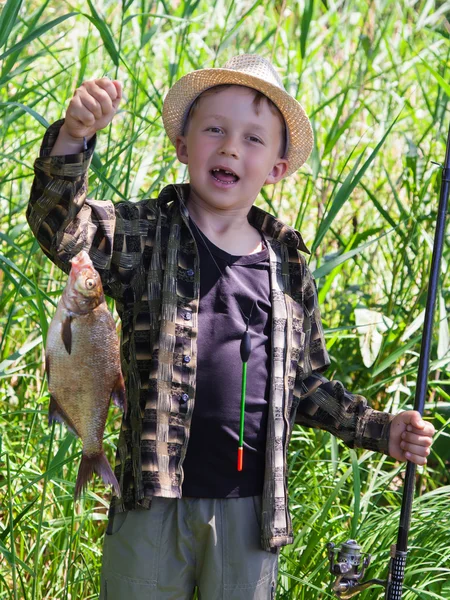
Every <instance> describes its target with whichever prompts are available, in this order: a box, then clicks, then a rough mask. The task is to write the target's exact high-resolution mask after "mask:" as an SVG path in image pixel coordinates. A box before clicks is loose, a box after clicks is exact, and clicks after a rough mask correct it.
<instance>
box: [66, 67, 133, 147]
mask: <svg viewBox="0 0 450 600" xmlns="http://www.w3.org/2000/svg"><path fill="white" fill-rule="evenodd" d="M121 99H122V84H121V83H120V82H119V81H117V80H114V81H111V79H108V78H107V77H103V78H102V79H94V80H92V81H84V82H83V83H82V84H81V85H80V87H79V88H77V89H76V90H75V93H74V95H73V98H72V100H71V101H70V104H69V106H68V108H67V111H66V117H65V121H64V125H63V128H64V130H65V133H66V135H67V136H69V137H71V138H73V139H74V140H80V139H81V140H82V139H83V137H86V138H87V139H88V140H89V139H90V138H91V137H92V136H93V135H94V134H95V133H96V132H97V131H99V130H100V129H104V128H105V127H106V126H107V125H109V123H110V122H111V121H112V119H113V117H114V115H115V114H116V111H117V108H118V106H119V103H120V100H121Z"/></svg>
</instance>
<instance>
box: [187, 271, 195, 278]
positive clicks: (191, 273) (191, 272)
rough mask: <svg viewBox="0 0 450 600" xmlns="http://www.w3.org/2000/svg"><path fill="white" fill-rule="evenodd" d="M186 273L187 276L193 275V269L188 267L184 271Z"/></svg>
mask: <svg viewBox="0 0 450 600" xmlns="http://www.w3.org/2000/svg"><path fill="white" fill-rule="evenodd" d="M186 273H187V274H188V276H189V277H193V275H194V270H193V269H188V270H187V271H186Z"/></svg>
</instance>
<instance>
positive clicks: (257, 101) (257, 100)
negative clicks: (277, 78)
mask: <svg viewBox="0 0 450 600" xmlns="http://www.w3.org/2000/svg"><path fill="white" fill-rule="evenodd" d="M233 85H236V84H232V83H223V84H221V85H215V86H213V87H211V88H208V89H207V90H205V91H204V92H202V93H201V94H200V95H199V96H197V98H196V99H195V100H194V102H193V103H192V105H191V107H190V109H189V111H188V114H187V116H186V119H185V121H184V127H183V132H182V135H186V133H187V131H188V128H189V122H190V120H191V118H192V115H193V114H194V113H195V111H196V110H197V108H198V105H199V104H200V99H201V98H204V97H205V96H211V95H212V94H217V93H218V92H221V91H222V90H225V89H227V88H230V87H232V86H233ZM242 87H248V86H242ZM248 89H249V90H251V91H252V92H253V93H254V98H253V103H252V104H253V106H254V107H255V113H256V114H257V115H259V107H260V105H261V102H263V101H266V102H267V104H268V106H269V108H270V110H271V112H272V113H273V114H274V115H276V116H277V117H278V118H279V120H280V122H281V131H282V135H281V144H280V149H279V151H278V154H279V156H280V158H283V157H284V156H285V154H286V150H287V147H286V146H287V135H286V123H285V121H284V118H283V115H282V114H281V112H280V110H279V108H278V107H277V105H276V104H274V102H272V100H271V99H270V98H268V97H267V96H265V95H264V94H263V93H262V92H260V91H259V90H255V89H253V88H249V87H248Z"/></svg>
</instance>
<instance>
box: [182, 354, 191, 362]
mask: <svg viewBox="0 0 450 600" xmlns="http://www.w3.org/2000/svg"><path fill="white" fill-rule="evenodd" d="M183 362H185V363H188V362H191V357H190V356H188V355H186V356H183Z"/></svg>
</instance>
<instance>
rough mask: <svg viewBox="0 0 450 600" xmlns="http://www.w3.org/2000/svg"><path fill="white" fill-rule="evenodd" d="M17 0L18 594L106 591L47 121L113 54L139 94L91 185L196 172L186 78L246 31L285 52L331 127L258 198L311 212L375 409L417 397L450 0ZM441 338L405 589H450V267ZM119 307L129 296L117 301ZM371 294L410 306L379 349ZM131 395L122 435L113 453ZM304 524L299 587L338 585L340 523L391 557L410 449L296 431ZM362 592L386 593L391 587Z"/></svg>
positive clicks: (12, 420) (12, 335)
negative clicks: (61, 353)
mask: <svg viewBox="0 0 450 600" xmlns="http://www.w3.org/2000/svg"><path fill="white" fill-rule="evenodd" d="M1 6H2V10H1V13H0V65H1V71H0V117H1V119H0V132H1V137H2V144H1V150H0V244H1V247H0V327H1V329H0V381H1V383H0V434H1V449H0V463H1V471H0V473H1V475H0V477H1V479H0V511H1V512H0V599H1V600H3V599H14V600H15V599H19V598H20V599H22V598H23V599H26V600H39V599H44V598H45V599H64V600H68V599H69V598H72V599H73V598H83V599H88V598H96V597H97V596H98V591H99V588H98V586H99V579H98V575H99V567H100V562H101V544H102V540H103V534H104V529H105V524H106V510H107V506H108V501H109V495H108V493H107V491H106V490H105V488H104V487H103V486H102V484H101V483H100V482H99V481H97V480H96V482H95V485H92V486H91V487H90V490H89V491H88V493H87V494H86V495H85V497H84V498H83V500H82V501H81V502H80V503H78V504H74V502H73V489H74V482H75V477H76V472H77V469H78V464H79V460H80V451H81V446H80V443H79V441H76V440H75V439H74V438H73V436H71V434H69V433H67V431H66V430H65V429H64V428H62V427H60V426H59V425H57V426H54V427H53V428H52V429H49V428H48V425H47V406H48V394H47V387H46V382H45V378H44V369H43V343H44V342H45V338H46V333H47V327H48V323H49V322H50V320H51V317H52V315H53V312H54V309H55V306H56V303H57V301H58V298H59V294H60V292H61V289H62V287H63V285H64V280H65V277H64V276H63V275H62V273H60V272H58V271H57V269H56V268H55V267H53V266H52V264H51V263H50V261H48V260H47V259H46V258H45V257H44V256H43V254H42V252H41V251H40V250H39V249H38V247H37V244H36V242H35V241H34V240H33V238H32V236H31V234H30V231H29V229H28V225H27V224H26V221H25V210H26V204H27V200H28V197H29V192H30V186H31V182H32V178H33V162H34V159H35V157H36V156H37V154H38V150H39V144H40V141H41V139H42V136H43V134H44V132H45V128H46V126H47V125H48V124H49V123H51V122H53V121H54V120H56V119H58V118H61V117H62V116H64V113H65V107H66V106H67V104H68V102H69V100H70V98H71V96H72V94H73V91H74V89H75V88H76V87H77V86H79V85H80V84H81V83H82V81H84V80H86V79H93V78H97V77H102V76H104V75H108V76H110V77H111V78H118V79H120V80H121V81H122V82H123V84H124V96H125V100H124V101H123V102H122V104H121V108H120V111H119V113H118V114H117V115H116V117H115V119H114V121H113V123H112V125H111V127H110V128H108V129H107V130H106V131H103V132H102V133H101V134H99V140H98V145H97V151H96V154H95V156H94V160H93V163H92V169H91V173H90V196H91V197H94V198H97V199H102V198H111V199H113V200H114V201H118V200H120V199H121V198H132V199H133V200H138V199H141V198H145V197H149V196H154V195H156V194H157V192H158V191H159V190H160V189H161V188H162V187H163V186H164V185H165V184H167V183H170V182H173V181H183V180H186V172H185V169H184V166H182V165H180V164H178V163H177V162H176V161H175V156H174V151H173V149H172V147H171V146H170V143H169V141H168V140H167V138H166V137H165V135H164V130H163V127H162V120H161V109H162V102H163V99H164V95H165V94H166V92H167V90H168V89H169V87H170V86H171V85H172V84H173V82H174V81H175V80H176V79H177V78H179V77H180V76H181V75H183V74H185V73H186V72H188V71H191V70H193V69H197V68H202V67H210V66H221V65H223V63H224V62H225V61H226V60H227V59H228V58H230V57H231V56H233V55H234V54H236V53H238V52H251V53H253V52H257V53H260V54H261V55H263V56H265V57H268V58H270V59H271V60H273V62H274V64H275V65H276V67H277V68H278V70H279V72H280V74H281V76H282V78H283V81H284V84H285V86H286V88H287V89H288V91H289V92H290V93H291V94H293V95H294V96H295V97H296V98H297V99H298V100H299V101H300V102H301V103H302V105H303V106H304V108H305V110H306V112H307V114H308V115H309V116H310V118H311V122H312V124H313V128H314V131H315V147H314V150H313V153H312V155H311V157H310V159H309V160H308V162H307V164H305V165H304V166H303V167H302V168H301V169H300V171H299V172H298V173H297V174H296V175H295V176H292V177H290V178H288V179H286V180H284V181H282V182H281V183H280V184H278V185H277V186H275V187H266V188H264V189H263V190H262V193H261V195H260V197H259V198H258V200H257V203H258V205H259V206H261V207H263V208H265V209H266V210H269V211H271V212H272V213H273V214H276V215H277V216H279V217H280V218H282V219H284V220H285V221H286V222H288V223H290V224H292V225H294V226H295V227H296V228H298V229H299V230H301V232H302V234H303V237H304V239H305V240H306V242H307V245H308V246H309V247H310V248H312V249H313V252H312V256H311V267H312V269H313V270H314V271H315V274H316V277H317V278H318V284H319V296H320V301H321V307H322V313H323V319H324V323H325V326H326V328H327V342H328V348H329V352H330V355H331V359H332V366H331V368H330V371H329V372H328V373H327V376H328V377H330V378H337V379H339V380H341V381H342V382H343V383H344V384H345V385H346V386H347V387H348V388H349V389H351V390H352V391H355V392H360V393H363V394H365V395H366V396H367V397H368V398H369V400H370V402H371V403H372V405H373V406H374V407H375V408H379V409H382V410H388V411H392V412H397V411H398V410H401V409H405V408H411V407H412V404H413V398H414V386H415V381H416V376H417V367H418V354H419V350H420V332H421V329H420V327H421V322H420V318H421V314H422V313H423V310H424V307H425V302H426V292H427V274H428V271H429V268H430V258H431V244H432V239H433V235H434V223H435V218H436V210H437V202H438V193H439V185H440V169H439V167H438V166H437V165H435V164H433V162H432V161H435V162H438V163H439V162H442V161H443V159H444V151H445V139H446V135H447V129H448V125H449V122H450V111H449V96H450V86H449V83H448V80H449V76H448V74H449V68H450V43H449V39H450V34H449V32H450V26H449V24H448V21H446V20H445V17H446V16H448V15H449V14H450V2H448V1H444V2H442V1H430V2H425V1H419V2H410V1H409V0H399V1H396V2H394V1H393V0H384V1H383V0H374V1H371V2H364V1H363V0H354V1H352V2H344V1H329V0H327V1H326V2H325V1H323V2H318V1H316V2H314V1H313V0H299V1H294V0H283V1H281V0H280V1H278V0H277V1H276V2H271V3H267V2H266V3H263V2H261V0H256V2H253V1H252V0H241V1H240V2H235V1H230V0H227V1H226V2H215V3H210V2H206V1H204V0H192V1H191V0H178V1H177V2H173V3H167V2H165V1H156V0H155V1H153V0H139V1H137V0H135V1H134V0H128V1H125V0H124V1H123V2H121V3H118V2H107V1H104V0H103V1H101V0H100V1H98V2H95V3H94V2H92V3H91V2H82V1H81V0H74V1H72V2H66V1H63V2H61V1H59V2H56V1H55V0H44V2H40V3H39V2H36V0H29V1H28V2H27V3H25V2H22V1H17V0H8V1H7V2H4V3H2V5H1ZM449 261H450V251H449V248H448V246H446V247H445V248H444V260H443V266H442V277H441V282H442V287H441V291H440V295H441V301H440V307H439V308H438V310H437V316H436V327H435V339H434V344H433V348H432V357H431V358H432V363H431V376H430V386H429V389H430V396H429V399H428V402H427V418H429V419H432V420H433V421H434V423H435V426H436V428H437V430H438V432H439V434H438V439H437V441H436V444H435V446H434V448H435V450H434V451H433V453H432V455H431V457H430V460H429V466H428V467H427V468H425V469H422V468H419V469H418V480H417V491H416V500H415V508H414V513H413V520H412V529H411V533H410V555H409V558H408V563H407V574H406V579H405V591H404V594H403V598H404V600H412V599H413V598H421V599H427V600H428V599H436V598H437V599H439V598H440V599H446V598H448V597H449V595H450V587H449V583H448V582H449V580H450V561H449V548H450V533H449V529H448V522H449V518H450V507H449V503H448V497H449V491H450V488H449V485H450V482H449V477H448V466H449V461H450V455H449V451H448V437H449V427H448V424H449V417H450V410H449V407H450V403H449V400H450V385H449V384H450V377H449V371H450V367H449V362H450V352H449V334H448V315H447V312H448V306H449V291H448V285H449V281H448V275H447V273H448V268H447V265H448V263H449ZM111 308H112V306H111ZM355 308H367V309H370V310H372V311H375V312H376V313H378V314H379V315H384V316H386V317H388V318H390V319H391V320H392V326H390V327H389V329H388V331H386V332H384V333H383V334H382V341H381V346H380V348H379V351H378V354H377V356H376V358H375V360H374V362H373V363H372V364H370V365H367V364H364V362H363V360H362V354H361V348H362V347H363V345H364V344H367V343H368V342H369V341H370V337H368V336H367V335H364V334H365V333H367V332H364V331H361V330H358V328H357V327H356V326H355V312H354V311H355ZM119 425H120V414H119V413H118V411H115V410H111V411H110V415H109V420H108V424H107V438H106V441H105V447H106V451H107V454H108V457H109V458H110V459H111V460H113V456H114V449H115V443H116V441H117V432H118V428H119ZM289 458H290V496H291V508H292V512H293V516H294V528H295V543H294V544H293V545H292V546H290V547H287V548H286V549H285V550H284V551H283V553H282V557H281V561H280V577H279V593H278V597H279V598H280V599H281V600H285V599H294V598H295V599H304V600H313V599H316V598H317V599H322V598H329V597H331V592H330V586H329V583H330V580H331V575H329V574H328V573H327V569H328V566H327V561H326V543H327V542H328V541H333V542H335V543H340V542H342V541H344V540H346V539H348V538H350V537H356V538H357V539H358V540H359V542H360V543H361V544H362V545H363V547H364V551H366V552H370V553H371V554H372V555H373V560H372V563H371V566H370V567H369V570H368V577H385V576H386V569H387V564H388V559H389V548H390V545H391V544H392V543H394V542H395V540H396V529H397V527H398V518H399V506H400V498H401V481H402V477H403V473H404V467H403V466H402V465H399V464H396V463H395V462H394V461H392V460H390V459H388V458H386V457H381V456H380V455H376V454H372V453H370V452H366V451H358V452H357V453H355V452H353V451H350V450H349V449H347V448H346V447H345V446H344V445H343V444H341V443H340V442H338V441H337V440H335V439H334V438H332V437H331V436H330V435H329V434H327V433H324V432H321V431H314V430H307V429H300V428H298V429H296V431H295V433H294V436H293V441H292V444H291V447H290V457H289ZM360 597H361V598H362V600H368V599H369V598H370V599H371V600H373V599H374V598H382V591H381V589H380V588H373V590H371V591H367V592H363V593H362V594H361V596H360Z"/></svg>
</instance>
